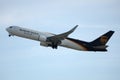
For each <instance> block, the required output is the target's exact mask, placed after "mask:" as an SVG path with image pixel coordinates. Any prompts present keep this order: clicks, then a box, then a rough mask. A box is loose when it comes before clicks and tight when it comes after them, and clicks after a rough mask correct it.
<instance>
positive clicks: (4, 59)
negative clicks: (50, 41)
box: [0, 0, 120, 80]
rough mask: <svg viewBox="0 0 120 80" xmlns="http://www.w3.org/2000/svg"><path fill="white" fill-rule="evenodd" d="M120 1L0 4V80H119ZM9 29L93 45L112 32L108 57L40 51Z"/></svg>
mask: <svg viewBox="0 0 120 80" xmlns="http://www.w3.org/2000/svg"><path fill="white" fill-rule="evenodd" d="M119 4H120V0H0V44H1V46H0V80H120V53H119V52H120V51H119V48H120V45H119V41H120V37H119V34H120V5H119ZM11 25H16V26H20V27H25V28H30V29H33V30H38V31H45V32H51V33H54V34H60V33H63V32H66V31H68V30H70V29H71V28H73V27H74V26H75V25H79V27H78V28H77V29H76V30H75V32H73V33H72V34H71V35H69V37H72V38H76V39H80V40H84V41H88V42H89V41H92V40H94V39H96V38H97V37H99V36H100V35H102V34H104V33H106V32H107V31H109V30H113V31H115V34H114V35H113V36H112V38H111V39H110V41H109V42H108V43H107V44H108V45H109V47H108V48H107V49H108V52H86V51H77V50H73V49H68V48H63V47H59V48H58V49H57V50H53V49H52V48H46V47H42V46H40V42H37V41H33V40H29V39H25V38H20V37H17V36H13V37H8V33H7V31H6V30H5V29H6V28H7V27H9V26H11Z"/></svg>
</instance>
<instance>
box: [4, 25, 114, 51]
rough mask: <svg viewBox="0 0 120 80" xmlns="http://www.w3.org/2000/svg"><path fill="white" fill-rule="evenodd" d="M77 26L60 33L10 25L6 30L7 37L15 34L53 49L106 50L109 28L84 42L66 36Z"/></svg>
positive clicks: (110, 34)
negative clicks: (91, 39) (61, 47)
mask: <svg viewBox="0 0 120 80" xmlns="http://www.w3.org/2000/svg"><path fill="white" fill-rule="evenodd" d="M77 27H78V25H76V26H75V27H74V28H72V29H71V30H69V31H67V32H65V33H61V34H53V33H48V32H39V31H35V30H31V29H27V28H22V27H19V26H10V27H8V28H6V30H7V32H8V33H9V37H10V36H14V35H15V36H19V37H23V38H27V39H32V40H36V41H39V42H40V45H41V46H44V47H52V48H53V49H57V48H58V46H63V47H67V48H71V49H75V50H81V51H102V52H103V51H107V49H106V48H107V47H108V45H106V43H107V42H108V40H109V39H110V37H111V36H112V35H113V33H114V31H111V30H110V31H108V32H107V33H105V34H103V35H102V36H100V37H98V38H97V39H95V40H93V41H91V42H86V41H81V40H78V39H73V38H70V37H68V36H69V35H70V34H71V33H72V32H74V30H75V29H76V28H77Z"/></svg>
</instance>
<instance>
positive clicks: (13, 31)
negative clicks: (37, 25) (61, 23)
mask: <svg viewBox="0 0 120 80" xmlns="http://www.w3.org/2000/svg"><path fill="white" fill-rule="evenodd" d="M6 30H7V31H8V32H9V35H16V36H19V37H23V38H28V39H32V40H36V41H40V42H41V43H46V38H47V37H50V36H54V35H55V34H52V33H48V32H39V31H35V30H31V29H26V28H21V27H18V26H11V27H8V28H7V29H6ZM60 46H63V47H67V48H72V49H76V50H84V51H85V48H84V47H83V46H81V45H78V44H77V43H75V42H73V41H71V40H68V39H64V40H62V42H61V44H60Z"/></svg>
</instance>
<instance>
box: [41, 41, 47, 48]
mask: <svg viewBox="0 0 120 80" xmlns="http://www.w3.org/2000/svg"><path fill="white" fill-rule="evenodd" d="M40 45H41V46H44V47H48V44H47V43H45V42H41V43H40Z"/></svg>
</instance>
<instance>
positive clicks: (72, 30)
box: [67, 25, 78, 34]
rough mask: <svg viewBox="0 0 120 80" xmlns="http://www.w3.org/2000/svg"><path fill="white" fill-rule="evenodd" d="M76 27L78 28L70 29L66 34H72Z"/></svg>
mask: <svg viewBox="0 0 120 80" xmlns="http://www.w3.org/2000/svg"><path fill="white" fill-rule="evenodd" d="M77 27H78V25H76V26H75V27H74V28H72V29H71V30H70V31H68V32H67V34H70V33H72V32H73V31H74V30H75V29H76V28H77Z"/></svg>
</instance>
